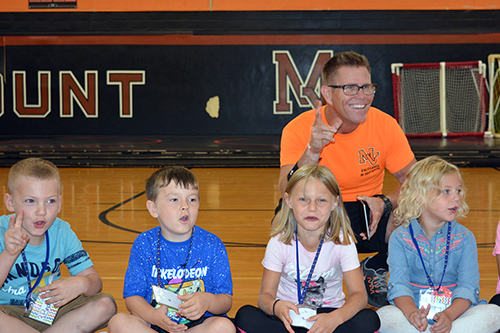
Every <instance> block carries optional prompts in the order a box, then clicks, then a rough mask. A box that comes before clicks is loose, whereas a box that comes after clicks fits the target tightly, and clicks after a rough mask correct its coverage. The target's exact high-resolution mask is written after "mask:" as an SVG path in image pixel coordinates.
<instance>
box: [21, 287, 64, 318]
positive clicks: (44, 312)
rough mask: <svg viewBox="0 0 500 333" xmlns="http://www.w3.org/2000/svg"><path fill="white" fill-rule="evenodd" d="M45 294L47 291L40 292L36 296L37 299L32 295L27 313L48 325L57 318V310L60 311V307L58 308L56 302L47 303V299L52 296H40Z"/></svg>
mask: <svg viewBox="0 0 500 333" xmlns="http://www.w3.org/2000/svg"><path fill="white" fill-rule="evenodd" d="M43 294H45V293H40V294H38V295H37V296H36V299H34V298H33V297H32V299H31V302H30V307H29V309H28V310H27V311H26V315H27V316H28V317H29V318H32V319H35V320H37V321H40V322H42V323H45V324H48V325H52V323H53V322H54V319H55V318H56V315H57V311H59V308H56V307H55V306H54V304H46V303H45V301H46V300H48V299H50V298H45V299H42V298H40V296H41V295H43ZM33 296H34V295H33Z"/></svg>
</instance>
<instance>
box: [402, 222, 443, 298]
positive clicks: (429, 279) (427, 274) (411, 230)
mask: <svg viewBox="0 0 500 333" xmlns="http://www.w3.org/2000/svg"><path fill="white" fill-rule="evenodd" d="M410 235H411V239H412V241H413V244H415V247H416V248H417V252H418V255H419V256H420V261H421V262H422V266H423V267H424V272H425V275H426V276H427V282H428V283H429V286H430V287H431V288H432V289H434V290H436V291H439V289H440V288H441V285H442V284H443V278H444V273H445V272H446V266H448V256H449V254H450V238H451V237H450V235H451V222H448V235H447V236H446V253H445V256H444V268H443V275H442V276H441V282H439V286H438V287H437V289H436V287H434V284H433V283H432V280H431V277H430V276H429V273H427V269H426V268H425V264H424V258H422V253H421V252H420V248H419V247H418V244H417V240H416V239H415V236H414V235H413V228H412V227H411V224H410Z"/></svg>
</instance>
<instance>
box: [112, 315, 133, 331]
mask: <svg viewBox="0 0 500 333" xmlns="http://www.w3.org/2000/svg"><path fill="white" fill-rule="evenodd" d="M131 317H132V315H130V314H128V313H117V314H115V315H114V316H113V317H112V318H111V319H110V320H109V323H108V328H109V331H110V332H123V331H125V330H124V328H126V327H128V326H129V323H130V320H131V319H132V318H131Z"/></svg>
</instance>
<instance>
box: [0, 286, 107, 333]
mask: <svg viewBox="0 0 500 333" xmlns="http://www.w3.org/2000/svg"><path fill="white" fill-rule="evenodd" d="M104 297H109V298H111V299H112V300H113V302H115V305H116V301H115V299H114V298H113V296H112V295H111V294H108V293H98V294H95V295H93V296H88V297H87V296H83V295H80V296H78V297H77V298H75V299H74V300H72V301H71V302H69V303H68V304H66V305H65V306H63V307H61V308H60V309H59V311H58V312H57V315H56V318H55V319H54V322H56V321H57V319H59V318H60V317H62V316H64V315H65V314H66V313H68V312H70V311H71V310H74V309H78V308H79V307H82V306H84V305H86V304H88V303H90V302H93V301H95V300H98V299H100V298H104ZM24 310H25V307H24V306H17V305H0V311H2V312H4V313H5V314H7V315H9V316H11V317H14V318H17V319H19V320H20V321H22V322H23V323H25V324H27V325H29V326H31V327H32V328H34V329H36V330H37V331H40V332H42V331H44V330H46V329H47V328H49V327H50V325H48V324H45V323H42V322H39V321H37V320H35V319H32V318H28V317H25V316H24Z"/></svg>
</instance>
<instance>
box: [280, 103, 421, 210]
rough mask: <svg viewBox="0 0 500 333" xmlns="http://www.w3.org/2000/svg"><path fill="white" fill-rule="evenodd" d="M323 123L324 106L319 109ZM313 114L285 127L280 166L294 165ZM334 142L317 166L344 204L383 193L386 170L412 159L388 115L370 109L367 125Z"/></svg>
mask: <svg viewBox="0 0 500 333" xmlns="http://www.w3.org/2000/svg"><path fill="white" fill-rule="evenodd" d="M321 116H322V118H323V121H324V122H325V124H326V123H327V122H326V119H325V106H323V107H322V108H321ZM315 118H316V110H310V111H306V112H304V113H302V114H300V115H299V116H297V117H296V118H294V119H293V120H292V121H290V122H289V123H288V125H286V126H285V128H284V129H283V133H282V135H281V153H280V160H281V166H284V165H294V164H295V163H297V161H298V160H299V159H300V157H301V156H302V154H303V153H304V150H305V149H307V144H308V143H309V139H310V137H311V128H312V126H313V124H314V121H315ZM334 139H335V142H333V143H330V144H328V145H327V146H325V147H324V149H323V151H322V153H321V155H320V159H321V160H320V163H319V164H320V165H324V166H327V167H328V168H329V169H330V170H331V171H332V172H333V174H334V175H335V178H336V179H337V182H338V183H339V185H340V190H341V193H342V199H343V200H344V201H356V197H357V196H358V195H367V196H373V195H376V194H381V193H382V187H383V182H384V175H385V169H386V168H387V170H389V172H391V173H396V172H398V171H400V170H402V169H403V168H404V167H406V166H407V165H408V164H409V163H410V162H411V161H412V160H413V158H414V157H415V156H414V154H413V152H412V150H411V148H410V145H409V143H408V140H407V139H406V136H405V135H404V133H403V131H402V129H401V127H400V126H399V124H398V123H397V122H396V120H395V119H394V118H393V117H391V116H390V115H388V114H386V113H384V112H382V111H380V110H379V109H376V108H374V107H371V108H370V110H369V111H368V115H367V118H366V121H365V122H364V123H362V124H360V125H359V126H358V127H357V128H356V129H355V130H354V131H353V132H351V133H349V134H339V133H337V134H335V137H334Z"/></svg>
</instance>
